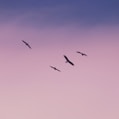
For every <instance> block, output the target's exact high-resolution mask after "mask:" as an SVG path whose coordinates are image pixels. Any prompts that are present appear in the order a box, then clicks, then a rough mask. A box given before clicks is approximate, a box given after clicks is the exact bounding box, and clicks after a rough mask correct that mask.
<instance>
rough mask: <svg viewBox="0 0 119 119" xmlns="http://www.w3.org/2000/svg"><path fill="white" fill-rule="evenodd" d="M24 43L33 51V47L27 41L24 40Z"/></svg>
mask: <svg viewBox="0 0 119 119" xmlns="http://www.w3.org/2000/svg"><path fill="white" fill-rule="evenodd" d="M22 42H23V43H24V44H25V45H27V46H28V47H29V48H30V49H32V48H31V46H30V45H29V44H28V43H27V42H26V41H24V40H22Z"/></svg>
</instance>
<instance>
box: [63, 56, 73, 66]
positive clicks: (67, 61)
mask: <svg viewBox="0 0 119 119" xmlns="http://www.w3.org/2000/svg"><path fill="white" fill-rule="evenodd" d="M64 58H65V59H66V63H69V64H71V65H72V66H74V63H72V62H71V61H70V60H69V59H68V57H67V56H66V55H64Z"/></svg>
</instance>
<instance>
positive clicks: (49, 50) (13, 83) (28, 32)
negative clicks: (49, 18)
mask: <svg viewBox="0 0 119 119" xmlns="http://www.w3.org/2000/svg"><path fill="white" fill-rule="evenodd" d="M118 31H119V27H118V26H97V27H94V28H90V29H89V28H88V29H86V28H85V29H83V30H81V28H77V27H73V26H64V27H62V28H51V29H50V28H45V29H35V28H32V27H23V26H21V27H20V26H17V25H15V24H7V25H3V26H2V27H1V28H0V39H1V40H0V47H1V50H0V54H1V57H0V72H1V74H0V113H1V114H0V119H119V113H118V110H119V95H118V93H119V65H118V61H119V55H118V54H119V53H118V51H119V40H118V38H119V34H118ZM21 40H26V41H28V42H29V43H30V44H31V46H32V48H33V49H32V50H29V49H28V48H27V47H25V45H24V44H23V43H22V42H21ZM77 50H79V51H82V52H85V53H87V54H88V57H81V56H80V55H79V54H76V51H77ZM64 54H66V55H67V56H68V57H69V58H70V59H71V60H72V61H73V62H74V64H75V66H74V67H72V66H70V65H69V64H65V59H64V58H63V55H64ZM49 65H53V66H56V67H58V68H59V69H61V71H62V72H61V73H59V72H56V71H53V70H52V69H50V67H49Z"/></svg>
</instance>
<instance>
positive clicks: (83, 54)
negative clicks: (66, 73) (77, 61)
mask: <svg viewBox="0 0 119 119" xmlns="http://www.w3.org/2000/svg"><path fill="white" fill-rule="evenodd" d="M77 53H80V54H81V55H82V56H87V54H85V53H82V52H79V51H77Z"/></svg>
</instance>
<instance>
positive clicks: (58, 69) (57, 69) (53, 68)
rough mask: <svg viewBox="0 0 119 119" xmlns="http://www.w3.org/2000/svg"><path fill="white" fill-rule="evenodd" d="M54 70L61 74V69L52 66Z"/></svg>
mask: <svg viewBox="0 0 119 119" xmlns="http://www.w3.org/2000/svg"><path fill="white" fill-rule="evenodd" d="M50 67H51V68H52V69H54V70H56V71H59V72H61V71H60V70H59V69H57V68H56V67H53V66H50Z"/></svg>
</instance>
